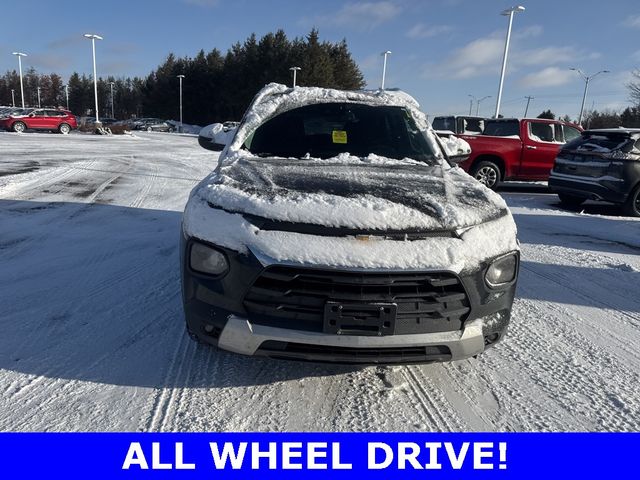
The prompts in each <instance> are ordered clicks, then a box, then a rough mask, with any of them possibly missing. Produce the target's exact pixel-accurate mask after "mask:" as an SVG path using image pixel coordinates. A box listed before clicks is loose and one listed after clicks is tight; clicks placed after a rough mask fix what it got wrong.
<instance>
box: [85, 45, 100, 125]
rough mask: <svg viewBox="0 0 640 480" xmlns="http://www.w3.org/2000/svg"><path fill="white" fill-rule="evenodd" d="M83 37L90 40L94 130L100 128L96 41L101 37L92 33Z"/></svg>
mask: <svg viewBox="0 0 640 480" xmlns="http://www.w3.org/2000/svg"><path fill="white" fill-rule="evenodd" d="M84 37H85V38H88V39H89V40H91V49H92V51H93V94H94V97H95V100H96V128H100V117H99V116H98V77H97V73H96V40H102V37H101V36H100V35H95V34H93V33H85V34H84Z"/></svg>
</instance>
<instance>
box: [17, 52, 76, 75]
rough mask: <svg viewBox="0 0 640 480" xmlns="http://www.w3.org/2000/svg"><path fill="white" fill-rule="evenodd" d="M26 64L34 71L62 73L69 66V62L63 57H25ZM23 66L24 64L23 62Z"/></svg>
mask: <svg viewBox="0 0 640 480" xmlns="http://www.w3.org/2000/svg"><path fill="white" fill-rule="evenodd" d="M27 58H28V59H29V60H28V64H29V65H32V66H33V67H34V68H36V70H50V71H52V72H57V71H64V70H66V69H67V68H69V67H70V66H71V61H70V59H69V58H68V57H66V56H64V55H52V54H46V55H41V54H33V55H29V56H28V57H27ZM23 65H24V62H23Z"/></svg>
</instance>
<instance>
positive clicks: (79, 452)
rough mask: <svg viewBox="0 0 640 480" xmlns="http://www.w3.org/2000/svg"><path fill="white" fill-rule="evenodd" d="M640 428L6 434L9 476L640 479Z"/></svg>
mask: <svg viewBox="0 0 640 480" xmlns="http://www.w3.org/2000/svg"><path fill="white" fill-rule="evenodd" d="M638 451H640V434H636V433H627V434H624V433H574V434H572V433H510V434H506V433H505V434H501V433H460V434H455V433H417V434H416V433H406V434H405V433H392V434H384V433H343V434H340V433H327V434H322V433H281V434H276V433H261V434H258V433H194V434H186V433H0V478H2V479H5V478H7V479H9V478H11V479H13V478H46V479H52V478H64V479H76V478H77V479H116V478H118V479H119V478H123V479H137V478H142V479H154V478H158V479H167V478H185V479H187V478H219V479H238V480H240V479H251V478H255V479H260V480H270V479H274V480H275V479H278V480H285V479H287V478H301V477H304V478H305V479H326V478H327V477H328V476H330V477H331V478H332V479H334V478H335V479H350V480H352V479H354V478H361V476H366V478H367V480H375V479H380V480H382V479H385V480H387V479H392V478H395V479H400V478H402V479H404V478H406V479H424V478H430V479H432V478H433V479H440V478H442V479H444V478H455V479H465V478H481V479H484V478H487V479H489V478H498V479H511V478H513V479H527V478H532V479H533V478H535V479H539V478H545V479H546V478H551V479H554V478H562V479H570V478H581V479H588V478H607V477H612V476H616V475H624V476H625V477H627V476H630V477H632V478H635V477H636V476H637V475H638V474H637V470H638V466H637V465H638V457H636V455H637V452H638Z"/></svg>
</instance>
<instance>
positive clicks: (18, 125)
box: [12, 122, 27, 133]
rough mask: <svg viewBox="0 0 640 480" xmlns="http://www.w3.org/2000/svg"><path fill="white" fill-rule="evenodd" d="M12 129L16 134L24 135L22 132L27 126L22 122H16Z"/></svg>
mask: <svg viewBox="0 0 640 480" xmlns="http://www.w3.org/2000/svg"><path fill="white" fill-rule="evenodd" d="M12 129H13V131H14V132H16V133H24V131H25V130H26V129H27V126H26V125H25V124H24V122H16V123H14V124H13V127H12Z"/></svg>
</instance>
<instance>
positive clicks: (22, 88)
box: [13, 52, 27, 108]
mask: <svg viewBox="0 0 640 480" xmlns="http://www.w3.org/2000/svg"><path fill="white" fill-rule="evenodd" d="M13 54H14V55H15V56H16V57H18V68H19V69H20V96H21V97H22V108H24V85H23V83H22V57H26V56H27V54H26V53H22V52H13Z"/></svg>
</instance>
